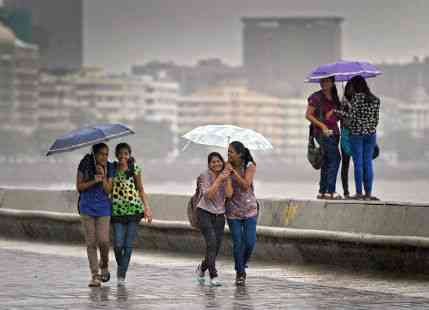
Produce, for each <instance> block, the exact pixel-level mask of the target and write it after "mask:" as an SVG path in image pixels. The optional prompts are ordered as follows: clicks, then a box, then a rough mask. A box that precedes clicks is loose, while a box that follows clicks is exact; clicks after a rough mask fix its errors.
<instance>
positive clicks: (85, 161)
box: [78, 143, 109, 180]
mask: <svg viewBox="0 0 429 310" xmlns="http://www.w3.org/2000/svg"><path fill="white" fill-rule="evenodd" d="M104 148H106V149H109V147H108V146H107V144H106V143H97V144H94V145H93V146H92V152H91V153H90V154H86V155H85V156H84V157H83V158H82V160H81V161H80V163H79V167H78V170H79V171H80V172H82V174H83V175H84V179H85V180H92V179H94V177H95V174H96V168H95V165H96V160H95V156H96V155H97V154H98V153H99V152H100V151H101V150H102V149H104ZM105 168H106V167H105Z"/></svg>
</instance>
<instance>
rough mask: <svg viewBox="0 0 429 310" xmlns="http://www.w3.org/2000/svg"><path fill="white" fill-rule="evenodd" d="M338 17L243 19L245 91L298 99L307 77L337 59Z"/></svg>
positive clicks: (340, 20)
mask: <svg viewBox="0 0 429 310" xmlns="http://www.w3.org/2000/svg"><path fill="white" fill-rule="evenodd" d="M342 21H343V19H342V18H340V17H280V18H277V17H266V18H243V19H242V22H243V65H244V70H245V73H246V75H247V78H248V80H249V87H250V88H252V89H255V90H257V91H262V92H265V93H268V94H272V95H276V96H281V97H284V96H296V95H298V96H300V95H302V94H301V93H302V90H303V88H304V83H303V81H304V79H305V76H306V74H307V73H309V71H311V69H313V68H314V67H315V66H317V65H320V64H323V63H329V62H334V61H337V60H338V59H339V58H340V57H341V22H342Z"/></svg>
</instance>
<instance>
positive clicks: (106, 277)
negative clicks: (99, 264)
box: [100, 270, 110, 282]
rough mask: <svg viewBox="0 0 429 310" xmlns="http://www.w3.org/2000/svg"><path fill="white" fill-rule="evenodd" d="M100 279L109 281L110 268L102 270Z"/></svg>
mask: <svg viewBox="0 0 429 310" xmlns="http://www.w3.org/2000/svg"><path fill="white" fill-rule="evenodd" d="M100 280H101V282H108V281H109V280H110V272H109V271H108V270H106V271H102V272H101V276H100Z"/></svg>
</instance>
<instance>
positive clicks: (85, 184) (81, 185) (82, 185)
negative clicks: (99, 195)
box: [76, 171, 103, 192]
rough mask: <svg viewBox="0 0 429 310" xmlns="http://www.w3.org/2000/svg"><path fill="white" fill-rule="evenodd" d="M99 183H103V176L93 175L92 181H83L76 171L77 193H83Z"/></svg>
mask: <svg viewBox="0 0 429 310" xmlns="http://www.w3.org/2000/svg"><path fill="white" fill-rule="evenodd" d="M101 182H103V176H100V175H95V177H94V180H90V181H84V180H83V175H82V173H81V172H80V171H78V172H77V176H76V190H77V191H78V192H83V191H86V190H87V189H88V188H91V187H93V186H94V185H97V184H98V183H101Z"/></svg>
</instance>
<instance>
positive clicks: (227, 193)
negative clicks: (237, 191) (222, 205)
mask: <svg viewBox="0 0 429 310" xmlns="http://www.w3.org/2000/svg"><path fill="white" fill-rule="evenodd" d="M233 194H234V189H233V187H232V179H231V177H228V178H227V179H226V184H225V196H226V198H231V197H232V195H233Z"/></svg>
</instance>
